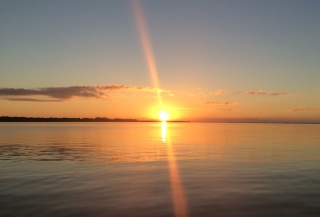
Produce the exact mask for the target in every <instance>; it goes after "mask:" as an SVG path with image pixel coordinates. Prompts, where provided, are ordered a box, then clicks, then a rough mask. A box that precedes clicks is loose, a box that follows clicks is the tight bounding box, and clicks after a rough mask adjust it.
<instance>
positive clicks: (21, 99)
mask: <svg viewBox="0 0 320 217" xmlns="http://www.w3.org/2000/svg"><path fill="white" fill-rule="evenodd" d="M2 99H5V100H7V101H22V102H61V100H59V99H34V98H2Z"/></svg>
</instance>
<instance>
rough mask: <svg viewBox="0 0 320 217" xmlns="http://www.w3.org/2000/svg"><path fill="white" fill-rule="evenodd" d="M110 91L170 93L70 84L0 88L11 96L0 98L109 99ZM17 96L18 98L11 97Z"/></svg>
mask: <svg viewBox="0 0 320 217" xmlns="http://www.w3.org/2000/svg"><path fill="white" fill-rule="evenodd" d="M110 91H130V92H151V93H157V92H159V93H164V94H167V95H169V96H170V95H172V94H171V93H170V91H168V90H163V89H159V88H153V87H142V86H125V85H106V86H71V87H46V88H34V89H25V88H0V96H11V97H10V98H2V99H5V100H8V101H34V102H49V101H50V102H52V101H54V100H42V99H34V98H21V96H45V97H50V98H54V99H58V100H55V102H58V101H63V100H67V99H71V98H73V97H84V98H96V99H109V94H108V93H107V92H109V93H110ZM12 96H14V97H15V96H17V97H18V96H19V97H20V98H12Z"/></svg>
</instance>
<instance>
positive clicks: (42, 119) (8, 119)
mask: <svg viewBox="0 0 320 217" xmlns="http://www.w3.org/2000/svg"><path fill="white" fill-rule="evenodd" d="M0 122H36V123H37V122H49V123H50V122H60V123H63V122H74V123H77V122H80V123H85V122H136V123H153V122H154V123H156V122H162V121H161V120H138V119H133V118H106V117H96V118H66V117H62V118H55V117H49V118H46V117H9V116H1V117H0ZM166 122H169V123H190V122H193V123H230V124H231V123H234V124H241V123H242V124H320V122H298V121H261V120H257V121H250V120H248V121H245V120H243V121H241V120H239V121H237V120H224V121H222V120H208V121H203V120H202V121H201V120H200V121H183V120H168V121H166Z"/></svg>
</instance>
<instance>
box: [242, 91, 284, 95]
mask: <svg viewBox="0 0 320 217" xmlns="http://www.w3.org/2000/svg"><path fill="white" fill-rule="evenodd" d="M256 93H257V94H259V95H269V96H285V95H289V94H288V93H279V92H264V91H262V90H258V91H254V90H247V91H246V94H249V95H253V94H256Z"/></svg>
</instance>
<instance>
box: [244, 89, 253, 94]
mask: <svg viewBox="0 0 320 217" xmlns="http://www.w3.org/2000/svg"><path fill="white" fill-rule="evenodd" d="M246 93H247V94H255V91H254V90H247V91H246Z"/></svg>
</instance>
